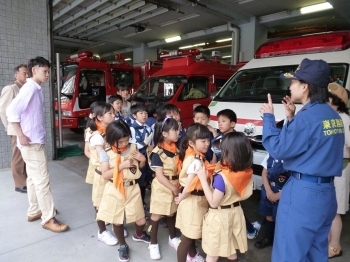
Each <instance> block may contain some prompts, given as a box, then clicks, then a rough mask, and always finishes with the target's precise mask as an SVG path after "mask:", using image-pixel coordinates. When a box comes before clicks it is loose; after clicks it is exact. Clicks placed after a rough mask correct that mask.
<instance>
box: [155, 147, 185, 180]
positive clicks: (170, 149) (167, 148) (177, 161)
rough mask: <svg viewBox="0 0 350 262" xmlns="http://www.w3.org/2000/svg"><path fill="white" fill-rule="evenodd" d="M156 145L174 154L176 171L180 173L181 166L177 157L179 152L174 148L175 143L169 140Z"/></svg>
mask: <svg viewBox="0 0 350 262" xmlns="http://www.w3.org/2000/svg"><path fill="white" fill-rule="evenodd" d="M158 147H160V148H163V149H164V150H167V151H169V152H171V153H173V154H175V165H176V167H177V172H178V173H180V171H181V168H182V163H181V161H180V158H179V154H178V153H177V148H176V143H175V142H171V143H170V144H168V143H165V142H163V143H159V144H158Z"/></svg>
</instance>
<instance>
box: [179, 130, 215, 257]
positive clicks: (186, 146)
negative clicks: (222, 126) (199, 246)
mask: <svg viewBox="0 0 350 262" xmlns="http://www.w3.org/2000/svg"><path fill="white" fill-rule="evenodd" d="M209 138H210V131H209V129H208V128H207V127H206V126H203V125H201V124H197V123H194V124H191V125H190V126H189V128H188V129H187V133H186V135H185V137H184V139H183V141H182V143H181V149H180V160H181V161H183V166H182V169H181V172H180V175H179V176H180V178H179V180H180V184H181V186H182V187H183V190H182V193H181V194H179V197H178V198H176V202H177V203H178V204H179V206H178V209H177V215H176V227H177V228H178V229H180V231H181V242H180V244H179V246H178V249H177V260H178V262H186V261H187V262H202V261H204V258H203V257H202V256H200V255H199V253H197V251H196V246H195V239H200V238H202V222H203V217H204V215H205V214H206V213H207V211H208V208H209V205H208V201H207V200H206V198H205V196H204V192H203V190H202V187H201V184H200V182H199V180H198V178H196V171H197V170H198V168H199V167H201V166H203V165H205V167H206V169H207V170H208V171H210V172H211V173H212V171H213V170H214V167H213V166H212V165H210V164H209V162H208V161H204V154H205V153H206V152H207V150H208V148H209V144H210V142H209Z"/></svg>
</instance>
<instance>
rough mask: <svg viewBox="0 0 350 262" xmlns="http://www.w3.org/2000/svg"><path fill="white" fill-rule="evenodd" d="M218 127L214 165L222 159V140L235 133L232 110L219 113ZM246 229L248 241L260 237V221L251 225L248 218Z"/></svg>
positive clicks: (213, 142) (214, 147)
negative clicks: (218, 133)
mask: <svg viewBox="0 0 350 262" xmlns="http://www.w3.org/2000/svg"><path fill="white" fill-rule="evenodd" d="M217 117H218V125H219V130H220V133H221V134H220V135H218V136H217V137H216V138H214V140H212V147H211V149H212V151H213V152H214V155H213V160H212V162H213V163H216V162H219V161H220V159H221V149H220V145H221V140H222V137H223V136H224V135H226V134H228V133H230V132H235V126H236V122H237V115H236V113H235V112H234V111H232V110H231V109H224V110H221V111H219V112H218V114H217ZM245 220H246V228H247V231H248V232H247V237H248V239H254V238H256V237H257V236H258V233H259V230H260V228H261V225H260V223H259V222H258V221H255V222H253V223H251V222H250V221H249V220H248V219H247V218H246V217H245Z"/></svg>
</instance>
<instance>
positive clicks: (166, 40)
mask: <svg viewBox="0 0 350 262" xmlns="http://www.w3.org/2000/svg"><path fill="white" fill-rule="evenodd" d="M164 40H165V42H167V43H171V42H175V41H179V40H181V36H179V35H178V36H173V37H169V38H165V39H164Z"/></svg>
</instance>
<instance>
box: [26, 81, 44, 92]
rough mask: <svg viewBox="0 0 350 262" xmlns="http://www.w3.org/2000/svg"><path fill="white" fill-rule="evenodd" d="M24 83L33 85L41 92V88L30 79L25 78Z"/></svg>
mask: <svg viewBox="0 0 350 262" xmlns="http://www.w3.org/2000/svg"><path fill="white" fill-rule="evenodd" d="M26 83H30V84H32V85H34V86H35V87H36V88H37V89H39V90H41V86H40V85H39V84H38V83H37V82H35V81H34V80H33V79H32V78H27V82H26Z"/></svg>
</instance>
